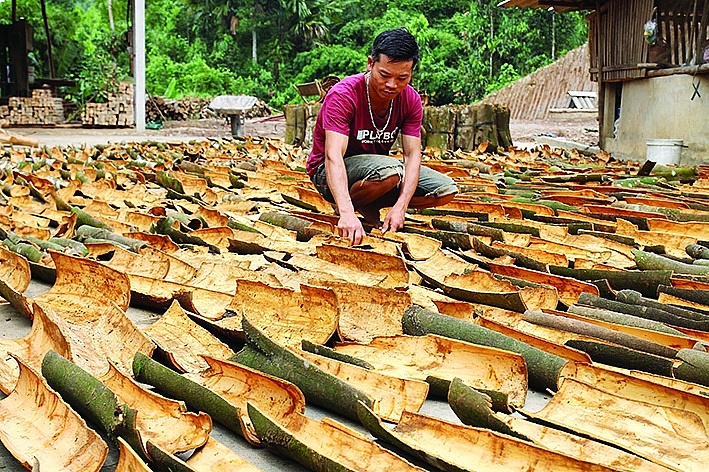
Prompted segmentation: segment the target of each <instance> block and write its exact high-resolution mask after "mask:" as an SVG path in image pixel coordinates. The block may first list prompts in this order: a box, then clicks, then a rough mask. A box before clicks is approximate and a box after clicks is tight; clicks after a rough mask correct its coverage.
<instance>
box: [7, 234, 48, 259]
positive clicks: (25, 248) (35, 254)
mask: <svg viewBox="0 0 709 472" xmlns="http://www.w3.org/2000/svg"><path fill="white" fill-rule="evenodd" d="M2 245H3V246H5V247H6V248H8V249H9V250H10V251H12V252H14V253H17V254H19V255H21V256H22V257H24V258H25V259H27V260H28V261H30V262H39V261H41V260H42V251H40V250H39V249H37V248H36V247H35V246H33V245H32V244H30V243H17V244H15V243H13V242H12V241H10V240H9V239H6V240H5V241H3V242H2Z"/></svg>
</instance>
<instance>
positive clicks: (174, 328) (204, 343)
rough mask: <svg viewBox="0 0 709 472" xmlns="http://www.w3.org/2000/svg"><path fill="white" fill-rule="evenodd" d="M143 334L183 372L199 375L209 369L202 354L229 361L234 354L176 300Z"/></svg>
mask: <svg viewBox="0 0 709 472" xmlns="http://www.w3.org/2000/svg"><path fill="white" fill-rule="evenodd" d="M143 332H144V333H145V334H146V335H148V336H149V337H150V339H152V340H153V342H155V344H157V345H158V347H159V348H160V349H161V350H162V351H163V352H164V353H165V354H166V355H167V357H168V359H169V360H170V362H171V363H172V365H173V366H175V367H176V368H177V370H178V371H180V372H198V371H200V370H203V369H206V368H207V367H209V365H208V364H207V362H205V360H204V358H203V357H202V355H208V356H211V357H215V358H217V359H228V358H229V357H231V356H233V355H234V351H232V350H231V348H229V346H227V345H226V344H224V343H222V342H221V341H219V339H217V338H216V337H215V336H214V335H213V334H211V333H210V332H209V331H207V330H206V329H204V328H202V327H201V326H199V325H197V323H195V322H194V321H192V320H191V319H190V318H189V317H188V316H187V314H186V313H185V311H184V310H183V309H182V307H181V306H180V304H179V303H178V302H176V301H173V302H172V304H171V305H170V308H168V310H167V311H166V312H165V313H164V314H163V315H162V316H161V317H160V318H159V319H158V320H157V321H156V322H155V323H153V324H152V325H150V326H148V327H147V328H144V329H143Z"/></svg>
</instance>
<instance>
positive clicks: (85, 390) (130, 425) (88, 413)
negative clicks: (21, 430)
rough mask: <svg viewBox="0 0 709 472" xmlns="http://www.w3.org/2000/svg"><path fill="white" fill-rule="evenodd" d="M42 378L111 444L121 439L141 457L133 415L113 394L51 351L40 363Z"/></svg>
mask: <svg viewBox="0 0 709 472" xmlns="http://www.w3.org/2000/svg"><path fill="white" fill-rule="evenodd" d="M42 375H43V376H44V378H45V379H47V383H48V384H49V386H50V387H52V388H53V389H54V390H56V391H57V392H59V394H60V395H61V396H62V398H63V399H64V401H66V402H67V403H68V404H69V405H71V406H72V408H74V409H75V410H77V411H78V412H79V413H80V414H81V415H82V416H84V417H86V418H87V419H89V420H90V421H91V422H93V423H94V424H96V425H98V426H99V427H100V428H101V429H102V431H103V432H104V433H106V434H107V435H108V437H110V438H111V439H112V440H114V441H115V440H116V438H118V436H121V437H123V438H124V439H125V440H126V442H127V443H128V444H130V446H131V447H132V448H133V450H134V451H136V452H137V453H138V454H140V455H141V456H142V457H145V450H144V449H143V442H142V440H141V439H140V433H139V432H138V430H137V429H136V411H135V410H133V409H132V408H130V407H129V406H128V405H125V404H122V403H120V402H119V401H118V397H116V394H115V393H113V391H111V389H109V388H108V387H106V386H105V385H104V384H103V383H101V381H100V380H98V379H97V378H96V377H94V376H93V375H91V374H89V373H88V372H86V371H85V370H83V369H81V368H80V367H78V366H77V365H76V364H74V363H73V362H71V361H68V360H66V359H65V358H64V357H62V356H60V355H59V354H57V353H56V352H54V351H49V352H47V354H46V355H45V356H44V360H43V361H42Z"/></svg>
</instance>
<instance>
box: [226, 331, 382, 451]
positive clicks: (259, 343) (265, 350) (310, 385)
mask: <svg viewBox="0 0 709 472" xmlns="http://www.w3.org/2000/svg"><path fill="white" fill-rule="evenodd" d="M242 323H243V326H244V332H245V334H246V340H247V344H246V346H244V348H243V349H242V350H241V351H239V352H238V353H237V354H236V355H235V356H234V357H232V358H231V359H230V360H231V361H234V362H238V363H240V364H243V365H246V366H248V367H251V368H252V369H257V370H260V371H261V372H264V373H267V374H269V375H274V376H276V377H279V378H281V379H284V380H287V381H289V382H292V383H294V384H295V385H296V386H297V387H298V388H299V389H300V390H301V391H302V392H303V394H304V395H305V398H306V399H307V401H308V402H312V403H314V404H316V405H320V406H322V407H323V408H326V409H329V410H331V411H336V412H338V413H340V414H342V415H344V416H347V417H348V418H352V419H354V420H357V402H359V401H363V402H365V403H366V404H367V405H368V406H369V405H372V404H373V403H374V399H372V398H370V397H369V395H367V394H366V393H364V392H363V391H361V390H359V389H358V388H357V387H355V386H353V385H351V384H349V383H347V382H344V381H342V380H340V379H339V378H337V377H335V376H334V375H331V374H329V373H327V372H325V371H324V370H322V369H320V368H318V367H316V366H314V365H312V364H310V363H309V362H308V361H306V360H305V359H303V358H302V357H301V356H299V355H298V354H297V353H296V352H295V351H293V350H291V349H288V348H287V347H285V346H283V345H280V344H278V343H276V342H274V341H273V340H272V339H269V338H268V336H266V335H265V334H264V333H262V332H261V331H259V330H258V329H257V328H256V327H254V326H253V325H252V324H251V323H250V321H249V320H248V319H247V318H246V317H244V319H243V320H242ZM262 439H263V438H262Z"/></svg>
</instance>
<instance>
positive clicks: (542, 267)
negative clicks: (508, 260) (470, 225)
mask: <svg viewBox="0 0 709 472" xmlns="http://www.w3.org/2000/svg"><path fill="white" fill-rule="evenodd" d="M471 239H472V242H473V249H474V250H475V252H477V253H478V254H480V255H481V256H485V257H487V258H490V259H496V258H498V257H502V256H510V257H512V258H514V260H515V264H514V265H516V266H519V267H524V268H526V269H532V270H536V271H539V272H549V270H548V269H547V265H546V264H545V263H543V262H541V261H538V260H536V259H533V258H531V257H529V256H527V255H524V254H522V253H519V252H516V251H512V250H509V249H503V248H497V247H492V246H489V245H487V244H485V243H484V242H482V241H481V240H480V239H479V238H476V237H473V238H471Z"/></svg>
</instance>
